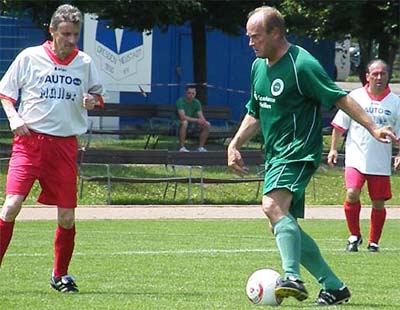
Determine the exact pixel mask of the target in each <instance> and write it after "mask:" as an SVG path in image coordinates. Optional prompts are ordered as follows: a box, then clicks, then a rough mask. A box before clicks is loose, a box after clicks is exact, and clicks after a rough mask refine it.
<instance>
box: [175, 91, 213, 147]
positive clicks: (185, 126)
mask: <svg viewBox="0 0 400 310" xmlns="http://www.w3.org/2000/svg"><path fill="white" fill-rule="evenodd" d="M185 90H186V92H185V96H182V97H180V98H179V99H178V100H177V101H176V109H177V112H176V113H177V120H178V121H179V132H178V134H179V151H180V152H189V150H188V149H187V148H186V147H185V140H186V136H187V135H188V134H191V133H193V132H194V131H196V130H200V133H199V139H200V141H199V147H198V149H197V150H198V151H199V152H207V149H206V148H205V147H204V145H205V144H206V142H207V138H208V134H209V131H210V126H211V125H210V122H208V121H207V120H206V118H205V117H204V114H203V112H202V110H201V103H200V101H199V100H198V99H196V98H195V97H196V87H194V86H193V85H187V86H186V88H185Z"/></svg>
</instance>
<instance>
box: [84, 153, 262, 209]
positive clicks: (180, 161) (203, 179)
mask: <svg viewBox="0 0 400 310" xmlns="http://www.w3.org/2000/svg"><path fill="white" fill-rule="evenodd" d="M242 156H243V159H244V160H245V162H246V164H248V165H251V166H260V165H262V164H264V157H263V154H262V152H261V151H246V150H245V151H243V152H242ZM120 164H127V165H138V164H140V165H150V164H155V165H162V166H164V168H165V170H164V171H165V176H163V177H161V176H157V177H151V178H149V177H144V178H141V177H137V178H136V177H119V176H114V175H112V173H111V169H110V168H111V165H120ZM86 165H98V166H102V167H105V173H103V174H101V175H89V174H87V173H86V167H85V166H86ZM226 165H227V155H226V151H210V152H189V153H185V152H171V151H167V150H134V151H128V150H122V151H121V150H105V149H86V150H80V152H79V183H80V184H79V192H80V197H82V195H83V184H84V182H94V181H95V182H106V183H107V203H108V204H111V190H112V183H165V188H164V195H163V198H165V196H166V193H167V191H168V189H169V186H170V185H171V184H174V186H175V187H174V199H175V197H176V189H177V184H178V183H185V184H187V185H188V201H190V200H191V186H192V184H199V186H200V195H201V203H203V202H204V191H205V186H204V185H205V184H223V183H226V184H228V183H231V184H232V183H245V182H258V183H259V184H258V187H257V193H256V195H258V193H259V189H260V184H261V182H263V180H264V178H263V176H260V177H258V176H257V177H239V176H235V175H234V174H233V173H232V177H229V178H209V177H207V176H205V175H204V170H203V167H205V166H226ZM179 167H184V168H185V169H187V171H188V173H187V176H184V177H182V176H178V175H177V171H176V170H177V168H179ZM194 168H198V169H199V170H200V177H193V176H192V170H193V169H194Z"/></svg>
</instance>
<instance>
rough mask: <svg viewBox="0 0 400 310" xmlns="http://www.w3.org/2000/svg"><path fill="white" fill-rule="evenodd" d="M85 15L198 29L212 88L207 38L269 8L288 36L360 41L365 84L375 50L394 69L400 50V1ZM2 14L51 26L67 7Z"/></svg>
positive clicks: (22, 1) (202, 6) (206, 2)
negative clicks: (282, 22) (26, 17)
mask: <svg viewBox="0 0 400 310" xmlns="http://www.w3.org/2000/svg"><path fill="white" fill-rule="evenodd" d="M69 2H70V3H71V4H73V5H76V6H77V7H79V8H80V9H81V10H82V11H83V12H90V13H95V14H97V15H98V16H99V18H101V19H105V20H108V21H109V25H110V27H125V28H130V29H134V30H137V31H151V29H153V27H160V29H164V30H166V29H167V28H168V26H169V25H182V24H185V23H189V24H190V26H191V29H192V46H193V68H194V70H193V72H194V82H195V83H197V84H199V85H205V83H207V68H206V64H207V55H206V33H207V31H211V30H213V29H219V30H221V31H223V32H225V33H227V34H230V35H238V34H239V33H240V31H241V29H242V27H244V26H245V23H246V17H247V14H248V12H249V11H251V10H252V9H254V8H256V7H258V6H260V5H263V3H264V2H266V3H267V4H268V5H270V6H275V7H277V8H278V9H279V10H280V11H281V12H282V14H283V15H284V16H285V20H286V24H287V27H288V31H289V32H290V33H291V34H293V35H298V36H302V35H303V36H304V35H305V36H310V37H312V38H314V39H316V40H321V39H327V38H328V39H333V40H340V39H342V38H344V36H345V35H346V34H347V33H351V35H352V36H353V38H357V39H358V41H359V44H360V50H361V65H360V68H361V70H360V72H359V76H360V79H361V80H362V81H364V80H365V71H364V67H365V64H366V63H367V62H368V61H369V60H370V59H371V58H373V57H372V55H373V54H372V52H373V48H374V46H376V45H378V57H379V58H382V59H383V60H385V61H386V62H387V63H388V64H389V65H390V67H392V64H393V61H394V57H395V54H396V52H397V51H398V49H399V45H400V29H399V20H400V15H399V14H400V4H399V1H398V0H386V1H382V0H349V1H338V0H337V1H333V0H325V1H311V0H281V1H280V0H271V1H256V0H251V1H235V0H219V1H212V0H197V1H196V0H164V1H138V0H115V1H105V0H99V1H87V0H75V1H74V0H71V1H69ZM0 3H1V4H2V6H1V7H0V8H1V10H2V12H5V11H7V10H11V11H13V12H28V13H29V14H31V16H32V17H33V19H34V20H36V21H37V22H38V24H40V25H42V26H46V28H47V23H48V21H49V19H50V17H51V14H52V12H53V11H54V10H55V8H56V7H57V6H58V5H60V4H62V3H64V1H40V0H39V1H38V0H2V2H0ZM198 95H199V98H200V100H202V102H204V103H206V102H207V95H206V87H205V86H204V87H202V88H200V89H199V94H198Z"/></svg>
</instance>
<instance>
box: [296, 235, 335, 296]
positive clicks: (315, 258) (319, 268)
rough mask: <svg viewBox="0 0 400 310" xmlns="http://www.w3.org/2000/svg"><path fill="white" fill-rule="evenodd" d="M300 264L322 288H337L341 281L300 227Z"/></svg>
mask: <svg viewBox="0 0 400 310" xmlns="http://www.w3.org/2000/svg"><path fill="white" fill-rule="evenodd" d="M300 235H301V246H302V247H301V264H302V265H303V266H304V268H306V269H307V270H308V271H309V272H310V273H311V274H312V275H313V276H314V278H316V279H317V280H318V282H319V283H320V284H322V288H323V289H327V290H329V289H338V288H340V287H342V285H343V283H342V282H341V281H340V280H339V279H338V277H337V276H336V275H335V274H334V272H333V271H332V269H331V268H330V267H329V266H328V264H327V263H326V261H325V260H324V258H323V257H322V255H321V252H320V250H319V248H318V245H317V244H316V243H315V241H314V240H313V239H312V238H311V237H310V236H309V235H307V234H306V233H305V232H304V231H303V230H301V229H300Z"/></svg>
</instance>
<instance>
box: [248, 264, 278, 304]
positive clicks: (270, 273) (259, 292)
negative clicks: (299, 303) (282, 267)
mask: <svg viewBox="0 0 400 310" xmlns="http://www.w3.org/2000/svg"><path fill="white" fill-rule="evenodd" d="M280 279H281V276H280V274H279V273H278V272H276V271H275V270H272V269H259V270H257V271H255V272H254V273H253V274H252V275H251V276H250V277H249V279H248V280H247V285H246V294H247V297H248V298H249V299H250V301H251V303H252V304H254V305H256V306H265V305H269V306H279V305H280V304H281V303H282V298H280V297H277V296H276V295H275V288H276V286H277V284H278V281H279V280H280Z"/></svg>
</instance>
